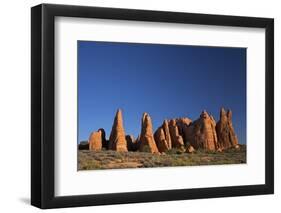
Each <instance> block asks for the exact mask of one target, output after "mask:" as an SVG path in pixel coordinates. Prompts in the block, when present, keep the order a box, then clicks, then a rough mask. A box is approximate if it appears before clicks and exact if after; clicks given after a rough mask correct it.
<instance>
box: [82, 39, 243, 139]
mask: <svg viewBox="0 0 281 213" xmlns="http://www.w3.org/2000/svg"><path fill="white" fill-rule="evenodd" d="M78 107H79V110H78V142H80V141H82V140H87V139H88V137H89V135H90V133H91V131H94V130H95V131H96V130H97V129H99V128H104V129H105V131H106V137H107V138H108V137H109V134H110V131H111V127H112V123H113V119H114V116H115V113H116V110H117V109H118V108H121V109H122V110H123V120H124V127H125V131H126V134H133V135H134V136H135V137H137V135H138V134H139V133H140V130H141V117H142V114H143V112H148V113H149V114H150V116H151V118H152V122H153V128H154V131H155V130H156V129H157V128H158V127H159V126H160V125H161V123H162V122H163V120H164V119H167V118H176V117H189V118H190V119H192V120H195V119H197V118H198V117H199V115H200V113H201V111H202V110H204V109H205V110H207V111H208V112H209V113H211V114H212V115H213V116H214V117H215V119H216V121H217V120H218V119H219V110H220V108H221V107H225V108H230V109H231V110H232V112H233V125H234V128H235V130H236V133H237V135H238V140H239V143H246V49H245V48H223V47H200V46H186V45H180V46H179V45H163V44H134V43H114V42H93V41H78Z"/></svg>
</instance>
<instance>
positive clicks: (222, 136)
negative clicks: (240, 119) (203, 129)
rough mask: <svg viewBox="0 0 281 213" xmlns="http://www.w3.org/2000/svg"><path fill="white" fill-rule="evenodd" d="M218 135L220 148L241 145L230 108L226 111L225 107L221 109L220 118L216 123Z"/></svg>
mask: <svg viewBox="0 0 281 213" xmlns="http://www.w3.org/2000/svg"><path fill="white" fill-rule="evenodd" d="M216 131H217V136H218V148H220V149H221V150H224V149H228V148H231V147H235V148H236V147H239V146H238V139H237V136H236V134H235V131H234V128H233V125H232V112H231V111H230V110H228V111H227V112H225V110H224V108H222V109H221V111H220V120H219V121H218V123H217V125H216Z"/></svg>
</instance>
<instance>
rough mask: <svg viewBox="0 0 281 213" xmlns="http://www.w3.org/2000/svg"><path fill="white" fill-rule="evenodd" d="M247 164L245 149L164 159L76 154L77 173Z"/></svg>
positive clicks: (143, 155)
mask: <svg viewBox="0 0 281 213" xmlns="http://www.w3.org/2000/svg"><path fill="white" fill-rule="evenodd" d="M241 163H246V146H242V147H241V148H240V150H235V149H230V150H227V151H225V152H206V151H203V150H199V151H197V152H196V153H193V154H188V153H182V152H180V151H179V150H174V149H173V150H170V152H169V153H167V154H165V155H157V154H151V153H146V152H126V153H120V152H115V151H110V150H102V151H98V152H94V151H89V150H78V170H92V169H121V168H151V167H167V166H169V167H171V166H198V165H221V164H241Z"/></svg>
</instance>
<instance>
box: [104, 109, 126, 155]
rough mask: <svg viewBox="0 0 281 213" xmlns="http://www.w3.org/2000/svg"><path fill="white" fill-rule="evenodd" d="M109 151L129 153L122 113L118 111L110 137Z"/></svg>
mask: <svg viewBox="0 0 281 213" xmlns="http://www.w3.org/2000/svg"><path fill="white" fill-rule="evenodd" d="M108 148H109V149H111V150H116V151H118V152H127V151H128V149H127V141H126V134H125V130H124V127H123V118H122V111H121V109H118V110H117V112H116V115H115V118H114V122H113V125H112V130H111V133H110V137H109V146H108Z"/></svg>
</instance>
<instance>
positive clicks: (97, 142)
mask: <svg viewBox="0 0 281 213" xmlns="http://www.w3.org/2000/svg"><path fill="white" fill-rule="evenodd" d="M101 149H102V131H101V130H98V131H97V132H92V133H91V135H90V137H89V150H92V151H100V150H101Z"/></svg>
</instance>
